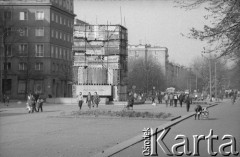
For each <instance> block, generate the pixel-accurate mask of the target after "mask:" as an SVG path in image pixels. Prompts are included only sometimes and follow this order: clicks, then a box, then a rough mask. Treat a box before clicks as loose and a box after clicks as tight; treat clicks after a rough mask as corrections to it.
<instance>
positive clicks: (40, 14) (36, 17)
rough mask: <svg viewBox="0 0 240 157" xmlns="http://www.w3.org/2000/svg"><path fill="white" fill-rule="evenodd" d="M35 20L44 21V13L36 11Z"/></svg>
mask: <svg viewBox="0 0 240 157" xmlns="http://www.w3.org/2000/svg"><path fill="white" fill-rule="evenodd" d="M35 19H36V20H44V12H43V11H36V16H35Z"/></svg>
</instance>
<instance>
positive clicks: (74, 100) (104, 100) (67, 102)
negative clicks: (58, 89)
mask: <svg viewBox="0 0 240 157" xmlns="http://www.w3.org/2000/svg"><path fill="white" fill-rule="evenodd" d="M85 102H86V98H84V103H85ZM46 103H50V104H64V105H72V104H77V103H78V101H77V98H47V99H46ZM107 104H109V99H108V98H100V103H99V105H107Z"/></svg>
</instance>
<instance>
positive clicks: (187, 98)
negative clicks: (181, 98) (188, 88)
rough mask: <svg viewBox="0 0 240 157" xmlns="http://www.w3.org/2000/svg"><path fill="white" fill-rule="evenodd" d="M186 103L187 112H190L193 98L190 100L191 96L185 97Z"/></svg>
mask: <svg viewBox="0 0 240 157" xmlns="http://www.w3.org/2000/svg"><path fill="white" fill-rule="evenodd" d="M185 103H186V107H187V112H189V109H190V104H191V98H190V96H189V94H187V95H186V96H185Z"/></svg>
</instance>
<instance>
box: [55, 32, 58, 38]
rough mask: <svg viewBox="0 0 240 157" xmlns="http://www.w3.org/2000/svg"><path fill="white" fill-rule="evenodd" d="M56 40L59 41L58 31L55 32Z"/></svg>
mask: <svg viewBox="0 0 240 157" xmlns="http://www.w3.org/2000/svg"><path fill="white" fill-rule="evenodd" d="M55 35H56V39H58V31H56V32H55Z"/></svg>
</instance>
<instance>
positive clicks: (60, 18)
mask: <svg viewBox="0 0 240 157" xmlns="http://www.w3.org/2000/svg"><path fill="white" fill-rule="evenodd" d="M59 23H60V24H62V17H61V16H59Z"/></svg>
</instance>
